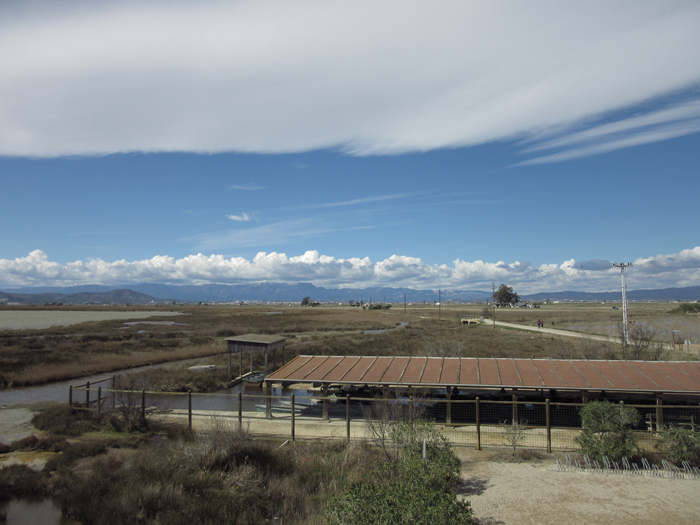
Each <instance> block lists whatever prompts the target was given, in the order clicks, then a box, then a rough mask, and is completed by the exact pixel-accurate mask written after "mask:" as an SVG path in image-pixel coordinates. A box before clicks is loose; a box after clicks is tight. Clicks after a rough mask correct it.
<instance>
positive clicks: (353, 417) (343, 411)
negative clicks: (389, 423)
mask: <svg viewBox="0 0 700 525" xmlns="http://www.w3.org/2000/svg"><path fill="white" fill-rule="evenodd" d="M95 383H97V382H93V383H92V384H89V383H88V384H86V385H79V386H72V385H71V386H70V387H69V404H70V405H71V406H76V407H80V408H83V409H86V410H94V411H96V412H97V413H98V414H101V413H102V412H103V411H105V410H108V409H120V408H122V409H123V408H125V407H129V408H130V409H131V410H140V413H141V417H143V418H145V417H146V415H147V414H157V415H158V417H164V418H173V419H178V420H181V419H185V418H187V422H188V425H189V427H190V428H193V425H194V426H197V428H204V427H206V424H207V421H209V420H211V418H212V417H216V418H222V419H226V420H231V421H232V422H237V423H238V425H240V426H243V425H244V424H246V425H247V426H248V429H249V430H250V431H251V432H252V433H253V434H257V435H264V436H268V437H278V438H283V439H289V438H291V439H292V440H295V439H353V440H362V439H364V440H367V439H371V438H372V433H371V429H370V428H368V424H367V420H368V418H372V417H375V419H376V415H375V414H373V412H372V409H371V407H373V406H379V405H381V404H386V405H387V406H388V405H401V406H402V409H403V417H407V418H412V417H422V418H426V419H428V420H431V421H434V424H435V425H437V426H439V427H440V428H441V431H442V432H443V434H444V435H445V437H446V438H447V439H449V440H450V442H452V443H453V444H454V445H458V446H467V447H473V448H476V449H477V450H481V449H482V448H493V447H507V446H509V445H508V437H507V430H508V429H509V428H511V427H512V425H513V424H517V425H519V426H520V427H522V428H523V436H524V438H523V440H522V441H521V442H520V443H519V444H518V447H520V448H528V449H533V450H542V451H546V452H552V451H553V450H558V451H576V450H578V449H579V446H578V445H577V443H576V442H575V438H576V437H577V436H578V435H579V434H580V432H581V417H580V410H581V408H582V407H583V406H584V404H583V403H555V402H550V401H549V400H546V401H544V402H526V401H517V400H513V401H492V400H488V401H487V400H482V399H479V398H478V397H477V398H476V399H470V400H463V399H445V398H425V397H407V398H399V399H386V398H368V397H351V396H350V395H346V396H345V397H335V396H325V397H308V396H297V395H295V394H291V395H288V394H285V395H270V394H265V393H261V394H252V395H248V394H242V393H241V392H238V393H237V394H200V393H192V392H152V391H146V390H115V389H107V388H102V387H98V388H97V389H95V388H93V386H92V385H94V384H95ZM78 392H84V395H85V402H79V401H77V398H76V396H77V394H78ZM91 393H92V394H93V395H92V396H91ZM94 394H96V396H95V395H94ZM627 406H630V407H633V408H635V409H637V410H638V411H639V413H640V415H641V419H640V423H639V424H638V425H637V427H635V429H634V430H635V431H636V434H637V436H638V437H639V443H640V446H641V447H642V448H643V449H646V450H653V448H654V445H655V444H656V443H657V442H658V440H659V431H660V430H661V429H662V428H663V427H664V426H686V427H690V428H693V429H695V427H696V426H698V425H700V405H693V406H679V405H633V404H628V405H627Z"/></svg>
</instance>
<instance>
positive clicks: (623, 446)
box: [574, 401, 640, 461]
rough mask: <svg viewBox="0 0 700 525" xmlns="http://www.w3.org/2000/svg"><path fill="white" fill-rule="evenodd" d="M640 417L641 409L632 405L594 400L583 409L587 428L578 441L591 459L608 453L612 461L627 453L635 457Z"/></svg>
mask: <svg viewBox="0 0 700 525" xmlns="http://www.w3.org/2000/svg"><path fill="white" fill-rule="evenodd" d="M639 419H640V416H639V412H637V411H636V410H635V409H634V408H632V407H630V406H624V405H622V404H620V405H615V404H613V403H610V402H609V401H592V402H590V403H587V404H586V405H584V406H583V408H582V409H581V424H582V425H583V429H582V430H581V434H580V435H579V436H578V437H576V438H575V439H574V441H575V442H576V443H578V445H579V446H580V447H581V452H582V453H583V454H587V455H588V456H589V457H590V458H591V459H596V460H602V459H603V456H607V457H608V459H610V460H611V461H619V460H620V458H622V457H623V456H630V457H631V456H634V455H635V454H637V453H638V452H639V446H638V439H637V436H636V435H635V433H634V431H633V430H632V427H634V425H636V424H637V423H638V422H639Z"/></svg>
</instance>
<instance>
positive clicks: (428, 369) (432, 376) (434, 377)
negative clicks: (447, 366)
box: [421, 357, 443, 385]
mask: <svg viewBox="0 0 700 525" xmlns="http://www.w3.org/2000/svg"><path fill="white" fill-rule="evenodd" d="M442 362H443V360H442V357H429V358H428V362H427V363H426V365H425V370H423V377H422V378H421V383H423V384H426V385H436V384H438V383H439V382H440V374H441V373H442Z"/></svg>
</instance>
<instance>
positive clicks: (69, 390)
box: [68, 385, 73, 407]
mask: <svg viewBox="0 0 700 525" xmlns="http://www.w3.org/2000/svg"><path fill="white" fill-rule="evenodd" d="M68 406H69V407H72V406H73V385H70V386H69V387H68Z"/></svg>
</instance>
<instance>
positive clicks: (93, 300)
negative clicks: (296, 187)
mask: <svg viewBox="0 0 700 525" xmlns="http://www.w3.org/2000/svg"><path fill="white" fill-rule="evenodd" d="M404 295H405V297H406V300H407V301H408V302H413V303H416V302H423V301H425V302H431V303H432V302H433V301H438V300H439V299H438V297H440V300H442V301H443V302H476V301H488V300H490V297H491V291H489V290H442V292H441V293H440V296H438V291H437V290H413V289H411V288H362V289H359V288H322V287H318V286H314V285H313V284H310V283H298V284H284V283H259V284H206V285H183V286H179V285H169V284H135V285H131V286H130V287H129V289H115V287H110V286H102V285H86V286H71V287H66V288H57V287H35V288H21V289H6V290H5V291H4V292H0V305H2V304H8V303H15V304H45V303H51V302H53V303H56V302H61V303H63V304H157V303H169V302H172V301H174V300H175V301H179V302H200V301H201V302H235V301H247V302H250V301H258V302H261V301H265V302H300V301H301V300H302V299H303V298H304V297H310V298H311V299H313V300H315V301H321V302H327V301H333V302H348V301H351V300H352V301H364V302H370V300H371V301H372V302H383V301H385V302H391V303H397V302H403V301H404ZM166 297H168V298H169V299H165V298H166ZM522 298H523V299H525V300H528V301H544V300H545V299H547V298H548V299H549V300H551V301H619V300H620V299H621V292H619V291H615V292H575V291H567V292H542V293H536V294H530V295H523V296H522ZM627 298H628V299H629V300H630V301H696V300H700V286H691V287H687V288H664V289H661V290H630V291H628V292H627Z"/></svg>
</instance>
